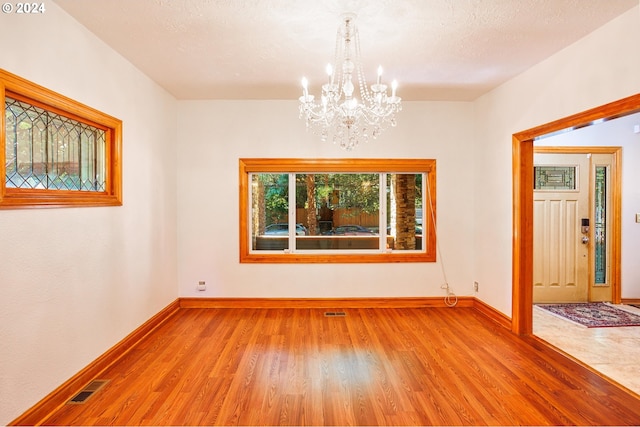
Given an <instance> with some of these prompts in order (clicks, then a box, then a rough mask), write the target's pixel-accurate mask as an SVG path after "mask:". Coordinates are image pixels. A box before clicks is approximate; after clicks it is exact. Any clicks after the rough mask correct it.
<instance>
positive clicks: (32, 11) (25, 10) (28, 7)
mask: <svg viewBox="0 0 640 427" xmlns="http://www.w3.org/2000/svg"><path fill="white" fill-rule="evenodd" d="M46 10H47V9H46V8H45V6H44V3H36V2H33V3H11V2H5V3H2V13H6V14H10V13H15V14H22V15H37V14H43V13H45V12H46Z"/></svg>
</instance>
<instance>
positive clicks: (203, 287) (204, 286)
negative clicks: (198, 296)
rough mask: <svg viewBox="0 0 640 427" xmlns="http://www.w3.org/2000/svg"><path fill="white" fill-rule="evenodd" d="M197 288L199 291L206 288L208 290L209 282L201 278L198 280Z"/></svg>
mask: <svg viewBox="0 0 640 427" xmlns="http://www.w3.org/2000/svg"><path fill="white" fill-rule="evenodd" d="M197 289H198V290H199V291H204V290H206V289H207V283H206V282H205V281H204V280H200V281H199V282H198V287H197Z"/></svg>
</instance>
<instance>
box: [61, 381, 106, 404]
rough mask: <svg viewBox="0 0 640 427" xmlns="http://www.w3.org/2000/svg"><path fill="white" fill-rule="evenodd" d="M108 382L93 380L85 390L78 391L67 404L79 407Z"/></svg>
mask: <svg viewBox="0 0 640 427" xmlns="http://www.w3.org/2000/svg"><path fill="white" fill-rule="evenodd" d="M108 382H109V380H93V381H91V382H90V383H89V384H87V386H86V387H85V388H83V389H82V391H80V393H78V394H76V395H75V396H73V397H72V398H71V400H70V401H68V402H67V403H70V404H74V405H80V404H82V403H85V402H86V401H87V400H88V399H89V398H90V397H91V396H93V394H94V393H95V392H96V391H98V390H100V389H101V388H102V387H104V385H105V384H106V383H108Z"/></svg>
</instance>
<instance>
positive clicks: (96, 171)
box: [5, 97, 106, 191]
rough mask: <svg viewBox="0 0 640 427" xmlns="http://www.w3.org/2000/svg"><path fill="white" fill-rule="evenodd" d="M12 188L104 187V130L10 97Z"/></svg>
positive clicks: (7, 178)
mask: <svg viewBox="0 0 640 427" xmlns="http://www.w3.org/2000/svg"><path fill="white" fill-rule="evenodd" d="M5 119H6V124H5V131H6V143H5V155H6V176H5V183H6V186H7V187H8V188H27V189H52V190H84V191H105V176H106V173H105V169H104V167H105V166H104V165H105V149H106V147H105V141H106V139H105V138H106V136H105V132H104V130H102V129H98V128H96V127H93V126H89V125H87V124H85V123H81V122H78V121H76V120H72V119H69V118H67V117H64V116H61V115H59V114H56V113H53V112H50V111H46V110H43V109H42V108H39V107H36V106H34V105H31V104H29V103H26V102H22V101H17V100H15V99H12V98H10V97H6V102H5Z"/></svg>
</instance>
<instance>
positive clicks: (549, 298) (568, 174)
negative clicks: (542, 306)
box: [533, 147, 620, 303]
mask: <svg viewBox="0 0 640 427" xmlns="http://www.w3.org/2000/svg"><path fill="white" fill-rule="evenodd" d="M612 150H613V151H612ZM591 151H592V152H585V151H584V149H582V148H577V147H573V148H571V147H556V148H554V147H538V148H537V149H536V152H535V154H534V204H533V206H534V215H533V216H534V225H533V246H534V248H533V249H534V254H533V276H534V277H533V280H534V286H533V301H534V302H535V303H544V302H556V303H560V302H587V301H612V300H613V286H614V284H615V283H616V282H619V276H618V274H619V273H618V271H619V254H617V256H615V257H614V256H613V255H612V254H613V252H615V248H618V246H619V232H618V233H614V232H613V230H617V229H618V228H619V224H618V223H617V222H616V216H617V215H616V214H615V212H616V211H618V212H619V204H620V201H619V191H617V184H616V182H617V180H619V173H620V172H619V169H618V167H617V165H618V164H619V160H618V161H616V158H617V157H619V154H620V153H619V149H615V148H613V147H612V148H603V147H591ZM616 177H617V179H616ZM614 181H615V182H614ZM614 193H615V194H616V195H614V196H612V194H614ZM613 199H615V200H616V202H615V203H614V202H613ZM615 206H617V208H615ZM614 259H615V261H614ZM614 262H615V264H614Z"/></svg>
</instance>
